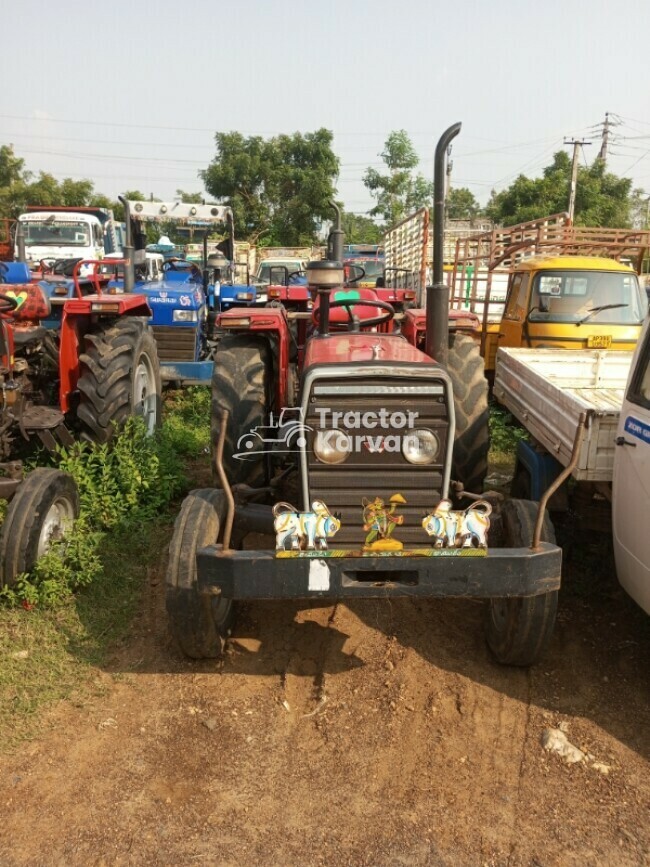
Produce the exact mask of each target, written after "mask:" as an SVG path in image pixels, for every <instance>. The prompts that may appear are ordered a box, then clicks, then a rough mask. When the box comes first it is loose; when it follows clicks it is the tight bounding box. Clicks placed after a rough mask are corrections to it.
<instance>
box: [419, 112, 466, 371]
mask: <svg viewBox="0 0 650 867" xmlns="http://www.w3.org/2000/svg"><path fill="white" fill-rule="evenodd" d="M461 126H462V124H460V123H455V124H453V125H452V126H450V127H449V129H446V130H445V131H444V132H443V134H442V135H441V136H440V139H439V141H438V144H437V145H436V156H435V162H434V175H433V286H429V288H428V289H427V332H426V344H425V347H426V353H427V355H429V356H430V357H431V358H435V360H436V361H437V362H439V364H441V365H442V366H443V367H445V368H446V367H447V358H448V355H449V287H448V286H447V285H446V283H445V275H444V268H443V265H444V242H445V162H446V156H447V148H448V147H449V145H450V144H451V142H452V141H453V139H455V138H456V136H457V135H458V133H459V132H460V128H461Z"/></svg>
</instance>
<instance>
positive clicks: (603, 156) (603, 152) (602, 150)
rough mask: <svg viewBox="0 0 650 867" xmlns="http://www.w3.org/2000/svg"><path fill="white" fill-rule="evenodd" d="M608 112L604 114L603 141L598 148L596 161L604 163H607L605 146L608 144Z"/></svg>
mask: <svg viewBox="0 0 650 867" xmlns="http://www.w3.org/2000/svg"><path fill="white" fill-rule="evenodd" d="M609 126H610V123H609V112H608V111H606V112H605V123H604V124H603V141H602V144H601V146H600V152H599V154H598V159H599V160H602V161H603V162H604V163H607V145H608V144H609Z"/></svg>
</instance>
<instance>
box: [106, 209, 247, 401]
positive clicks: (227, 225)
mask: <svg viewBox="0 0 650 867" xmlns="http://www.w3.org/2000/svg"><path fill="white" fill-rule="evenodd" d="M122 201H123V204H124V208H125V213H126V230H127V237H126V245H125V256H126V258H128V257H129V255H131V252H130V251H131V250H132V251H133V253H132V255H133V258H134V263H135V274H136V277H135V279H136V283H135V286H134V287H133V290H130V289H129V288H127V287H125V289H126V291H137V292H138V293H139V294H143V295H145V296H146V298H147V301H148V302H149V306H150V307H151V310H152V312H153V315H152V323H151V324H152V325H153V331H154V336H155V338H156V342H157V344H158V355H159V357H160V366H161V375H162V379H163V381H167V382H178V383H187V384H190V383H209V382H210V380H211V377H212V359H213V356H214V351H215V348H216V342H217V332H216V318H217V314H218V313H219V312H220V311H221V310H222V309H228V308H229V307H231V306H238V307H243V306H253V305H254V304H255V303H256V301H257V293H256V289H255V287H254V286H251V285H250V284H249V283H248V281H247V283H243V284H242V283H238V282H237V279H236V277H237V273H236V267H235V265H234V264H233V260H234V232H233V215H232V211H231V209H230V208H228V207H225V206H223V205H195V204H186V203H182V202H172V203H167V202H134V201H128V200H126V199H125V200H122ZM172 222H173V223H176V224H177V225H178V228H179V230H181V231H191V232H192V234H193V236H194V237H195V238H196V237H199V238H201V239H202V241H203V257H202V261H201V262H200V263H198V262H193V261H188V260H185V259H182V258H180V257H175V256H174V257H168V258H166V259H165V260H164V262H163V264H162V274H161V275H160V276H159V277H156V278H154V279H152V278H151V273H152V270H154V271H155V269H152V267H151V264H152V263H151V261H148V255H149V259H150V258H151V255H150V254H147V252H146V248H147V243H146V231H145V230H146V224H147V223H153V224H159V225H161V226H163V225H165V226H169V224H170V223H172ZM215 230H221V232H222V233H223V235H224V238H223V240H222V241H221V242H220V243H219V244H218V248H217V251H216V252H213V253H211V254H210V255H208V236H209V235H211V234H213V233H214V232H215ZM247 276H248V275H247ZM116 285H117V284H116Z"/></svg>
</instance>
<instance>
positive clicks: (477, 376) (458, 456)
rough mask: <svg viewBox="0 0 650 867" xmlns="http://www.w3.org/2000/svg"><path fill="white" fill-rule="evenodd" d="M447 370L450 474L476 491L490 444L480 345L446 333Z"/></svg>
mask: <svg viewBox="0 0 650 867" xmlns="http://www.w3.org/2000/svg"><path fill="white" fill-rule="evenodd" d="M447 369H448V372H449V375H450V377H451V381H452V384H453V387H454V409H455V412H456V438H455V440H454V456H453V460H452V468H451V477H452V479H454V480H455V481H459V482H462V483H463V486H464V488H465V490H467V491H471V492H473V493H476V494H480V493H482V491H483V482H484V480H485V477H486V475H487V469H488V451H489V448H490V434H489V427H488V421H489V408H488V384H487V380H486V378H485V368H484V364H483V359H482V358H481V352H480V347H479V345H478V343H476V341H475V340H474V339H473V338H472V337H470V336H469V335H468V334H459V333H456V332H452V333H451V334H450V335H449V360H448V368H447Z"/></svg>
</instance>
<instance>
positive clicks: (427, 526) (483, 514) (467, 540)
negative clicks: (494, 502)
mask: <svg viewBox="0 0 650 867" xmlns="http://www.w3.org/2000/svg"><path fill="white" fill-rule="evenodd" d="M451 506H452V504H451V502H450V501H449V500H441V501H440V502H439V503H438V505H437V506H436V508H435V509H434V510H433V512H430V513H429V514H428V515H425V517H424V518H423V519H422V527H423V529H424V530H425V531H426V533H427V534H428V535H429V536H432V537H433V546H434V548H473V547H476V548H487V534H488V530H489V529H490V519H489V515H490V514H491V512H492V506H491V505H490V503H488V501H487V500H476V502H475V503H473V504H472V505H471V506H469V508H467V509H465V510H464V511H463V512H460V511H459V512H454V511H453V510H452V508H451Z"/></svg>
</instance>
